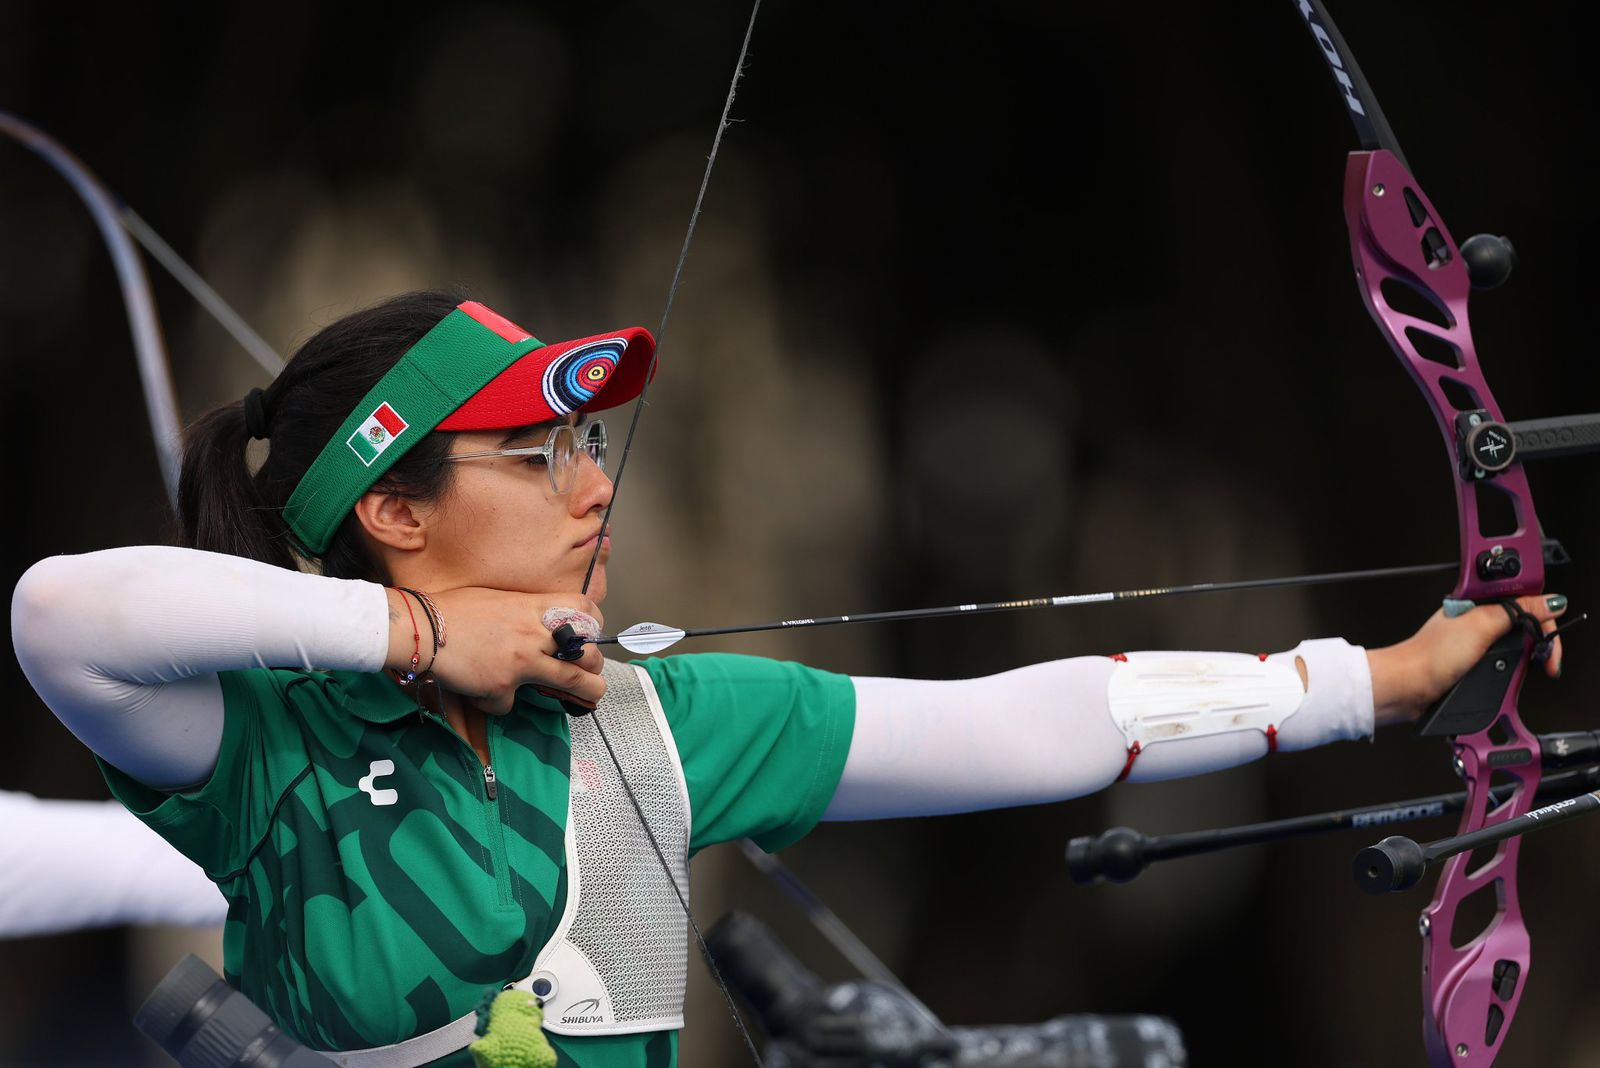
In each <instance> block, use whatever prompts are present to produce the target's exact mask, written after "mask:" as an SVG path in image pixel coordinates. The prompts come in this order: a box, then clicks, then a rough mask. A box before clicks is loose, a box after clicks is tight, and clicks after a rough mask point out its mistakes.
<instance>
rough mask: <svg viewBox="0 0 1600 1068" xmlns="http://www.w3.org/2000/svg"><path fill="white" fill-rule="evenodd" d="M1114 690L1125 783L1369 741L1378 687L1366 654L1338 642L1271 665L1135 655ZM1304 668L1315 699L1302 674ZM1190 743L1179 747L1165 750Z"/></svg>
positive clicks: (1312, 646)
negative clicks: (1124, 754) (1274, 754)
mask: <svg viewBox="0 0 1600 1068" xmlns="http://www.w3.org/2000/svg"><path fill="white" fill-rule="evenodd" d="M1117 660H1118V662H1117V664H1116V666H1115V667H1114V668H1113V669H1112V673H1111V677H1110V679H1109V680H1108V681H1107V686H1106V706H1107V711H1109V713H1110V715H1111V721H1112V724H1113V725H1114V726H1115V727H1116V728H1117V730H1119V731H1121V732H1122V736H1123V739H1124V742H1125V744H1126V746H1127V763H1126V764H1125V765H1124V766H1123V769H1122V775H1121V776H1119V780H1120V779H1129V778H1131V779H1133V780H1135V781H1138V782H1153V781H1156V780H1159V779H1170V778H1175V777H1178V776H1182V775H1193V774H1196V773H1198V772H1202V771H1209V770H1213V769H1215V768H1221V767H1230V766H1232V765H1235V764H1240V763H1243V762H1245V761H1248V760H1254V759H1256V758H1257V757H1259V756H1261V755H1263V754H1264V753H1272V752H1276V751H1278V750H1280V749H1281V750H1283V751H1285V752H1290V751H1293V750H1297V749H1309V748H1311V747H1312V746H1316V745H1323V744H1325V743H1327V742H1331V741H1338V740H1343V739H1354V738H1370V737H1371V736H1372V731H1373V711H1372V681H1371V676H1370V674H1369V673H1368V670H1367V661H1366V653H1365V651H1364V650H1362V649H1361V648H1359V647H1356V646H1351V645H1348V644H1346V643H1345V642H1344V641H1343V640H1342V639H1339V638H1323V639H1317V640H1313V641H1305V642H1301V643H1300V644H1299V645H1298V646H1296V647H1295V648H1294V649H1291V650H1289V651H1288V652H1283V653H1273V654H1272V655H1270V656H1265V657H1263V656H1259V655H1258V656H1252V655H1249V654H1244V653H1171V652H1167V653H1128V654H1126V656H1125V657H1118V658H1117ZM1296 660H1299V661H1301V662H1303V663H1304V664H1305V666H1306V674H1307V677H1308V680H1309V690H1307V689H1305V688H1303V687H1302V685H1301V682H1300V673H1299V671H1298V670H1297V669H1296V667H1295V661H1296ZM1175 739H1187V740H1190V744H1188V745H1184V746H1178V747H1169V746H1156V748H1155V749H1154V750H1153V751H1151V752H1150V753H1149V754H1148V755H1144V756H1141V754H1142V753H1145V752H1146V750H1151V747H1152V746H1155V745H1156V743H1157V742H1163V741H1171V740H1175Z"/></svg>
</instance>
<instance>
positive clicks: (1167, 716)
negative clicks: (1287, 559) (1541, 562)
mask: <svg viewBox="0 0 1600 1068" xmlns="http://www.w3.org/2000/svg"><path fill="white" fill-rule="evenodd" d="M1521 603H1522V607H1523V608H1524V610H1525V611H1527V612H1529V613H1530V614H1531V615H1533V616H1534V617H1535V618H1536V619H1537V620H1538V621H1539V623H1540V625H1541V626H1542V627H1543V628H1544V629H1547V630H1548V629H1549V628H1550V627H1552V626H1554V624H1553V622H1552V620H1553V619H1554V618H1555V617H1556V616H1558V615H1559V614H1560V612H1561V611H1562V610H1563V609H1564V608H1565V601H1564V600H1560V599H1546V598H1531V597H1530V598H1525V599H1524V600H1523V602H1521ZM1552 604H1554V607H1551V606H1552ZM1509 626H1510V618H1509V616H1508V614H1507V613H1506V612H1505V610H1504V609H1503V608H1501V607H1499V606H1485V607H1480V608H1477V609H1474V610H1472V611H1470V612H1468V613H1466V614H1465V615H1462V616H1459V617H1457V618H1453V619H1452V618H1446V617H1445V616H1444V615H1443V614H1442V613H1436V614H1435V615H1434V617H1433V618H1431V619H1429V620H1428V622H1427V623H1426V624H1424V625H1423V627H1422V628H1421V629H1420V630H1419V631H1418V632H1417V633H1416V634H1415V635H1413V636H1412V637H1410V638H1408V639H1406V640H1405V641H1403V642H1400V643H1399V644H1397V645H1393V646H1389V647H1387V648H1383V649H1374V650H1370V651H1368V650H1364V649H1362V648H1360V647H1357V646H1352V645H1348V644H1346V643H1345V642H1344V641H1343V640H1341V639H1337V638H1335V639H1324V640H1318V641H1308V642H1303V643H1301V645H1299V646H1298V647H1296V648H1295V649H1292V650H1289V651H1288V652H1285V653H1278V654H1275V655H1272V656H1264V657H1257V656H1253V655H1248V654H1238V653H1170V652H1169V653H1130V654H1127V655H1126V656H1119V657H1076V658H1073V659H1070V660H1056V661H1051V662H1049V663H1044V664H1034V665H1031V666H1029V667H1025V668H1018V669H1016V670H1014V671H1007V672H1003V673H1001V674H999V675H991V676H987V677H984V678H978V679H963V680H956V681H948V682H934V681H924V680H912V679H885V678H856V679H853V680H852V683H853V684H854V686H855V691H856V717H855V731H854V734H853V736H852V738H851V742H850V751H849V756H848V758H847V760H846V763H845V768H844V774H843V776H842V778H841V780H840V783H839V787H838V789H837V790H836V791H835V793H834V796H833V799H832V801H831V802H830V803H829V805H828V808H827V811H826V813H825V814H824V816H823V818H824V819H836V820H845V819H879V818H886V817H896V816H921V815H936V814H942V813H951V812H971V811H977V810H980V809H988V808H1002V807H1009V806H1014V805H1028V804H1040V803H1044V802H1050V801H1060V800H1065V799H1067V798H1071V797H1078V796H1082V795H1084V794H1089V793H1093V792H1094V791H1096V790H1100V789H1103V788H1104V787H1106V786H1109V785H1111V784H1112V783H1113V782H1116V781H1118V780H1120V779H1124V778H1126V779H1128V780H1129V781H1134V782H1140V781H1146V782H1148V781H1155V780H1159V779H1171V778H1178V777H1181V776H1186V775H1197V774H1202V773H1204V772H1208V771H1218V770H1221V769H1223V768H1228V767H1233V766H1235V765H1238V764H1243V763H1247V762H1249V761H1251V760H1255V759H1257V758H1259V757H1261V756H1263V755H1265V754H1267V753H1268V752H1272V751H1277V750H1282V751H1285V752H1288V751H1292V750H1297V749H1309V748H1311V747H1313V746H1318V745H1324V744H1327V743H1329V742H1334V741H1341V740H1346V739H1354V738H1364V737H1370V736H1371V735H1372V733H1373V730H1374V728H1375V727H1378V726H1384V725H1388V724H1394V723H1403V722H1408V721H1410V720H1413V719H1415V718H1417V716H1419V715H1420V714H1421V712H1422V710H1423V709H1424V708H1426V707H1427V705H1428V704H1430V703H1431V702H1433V701H1434V700H1436V699H1437V698H1438V697H1440V696H1442V695H1443V694H1444V692H1445V691H1446V690H1448V689H1449V687H1450V686H1451V685H1452V684H1453V683H1454V682H1455V680H1456V679H1458V678H1460V676H1461V675H1462V674H1464V673H1465V672H1466V671H1467V669H1468V668H1470V667H1471V666H1472V665H1473V664H1474V663H1476V662H1477V660H1478V659H1479V658H1480V657H1481V656H1482V655H1483V653H1484V652H1485V651H1486V650H1487V649H1488V647H1489V645H1490V644H1492V643H1493V642H1494V640H1495V639H1496V638H1498V637H1499V636H1500V635H1501V634H1503V633H1505V631H1506V630H1507V628H1508V627H1509ZM1559 666H1560V649H1559V646H1557V647H1556V648H1555V650H1554V652H1553V655H1552V656H1551V657H1550V660H1549V661H1548V662H1547V670H1548V671H1550V673H1552V674H1555V673H1556V672H1558V671H1559Z"/></svg>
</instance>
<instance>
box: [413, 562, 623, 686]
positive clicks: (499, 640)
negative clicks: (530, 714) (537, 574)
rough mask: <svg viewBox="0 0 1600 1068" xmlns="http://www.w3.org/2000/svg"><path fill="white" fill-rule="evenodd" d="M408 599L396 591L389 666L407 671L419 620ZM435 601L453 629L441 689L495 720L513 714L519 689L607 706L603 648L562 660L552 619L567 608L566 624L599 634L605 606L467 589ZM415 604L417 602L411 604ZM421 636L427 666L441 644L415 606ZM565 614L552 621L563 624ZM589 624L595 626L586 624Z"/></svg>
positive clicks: (441, 666)
mask: <svg viewBox="0 0 1600 1068" xmlns="http://www.w3.org/2000/svg"><path fill="white" fill-rule="evenodd" d="M404 596H405V595H404V594H401V593H399V592H398V591H396V590H389V591H388V597H389V659H388V662H387V663H386V664H385V666H386V667H390V668H398V669H400V670H405V669H407V668H409V666H410V664H411V654H412V650H413V642H412V638H411V635H412V634H413V631H412V629H411V616H410V615H408V614H407V612H406V605H405V603H404V602H402V601H401V600H400V598H401V597H404ZM430 596H432V598H433V600H434V602H435V603H436V604H437V605H438V606H439V614H440V615H442V616H444V618H445V624H446V636H445V645H444V647H443V648H441V649H440V650H439V656H438V659H437V660H435V661H434V664H433V674H434V676H435V677H436V678H438V680H439V684H440V685H441V686H443V687H444V688H445V689H447V690H450V691H451V692H453V693H458V694H460V695H461V696H463V697H465V698H467V699H468V700H469V701H470V702H471V703H472V704H473V705H475V706H476V707H478V708H480V709H482V710H483V711H484V712H488V713H490V714H491V715H497V716H503V715H505V714H506V713H507V712H510V711H511V706H512V704H513V703H514V702H515V700H516V694H517V690H518V689H519V688H520V687H522V686H533V687H535V688H536V689H538V690H539V691H540V692H542V693H547V694H549V695H550V696H553V697H558V698H560V699H562V700H567V701H573V702H575V703H577V704H580V705H583V706H585V707H587V708H593V707H594V706H595V705H597V704H599V702H600V698H601V697H603V696H604V695H605V692H606V682H605V679H603V678H601V677H600V667H601V665H602V664H603V663H604V659H603V658H602V657H601V655H600V648H599V647H598V646H596V645H586V646H585V647H584V650H583V656H582V657H581V658H580V659H578V660H573V661H565V660H557V659H556V656H555V654H556V642H555V638H553V637H552V636H551V630H553V629H554V627H547V626H546V622H547V619H546V617H547V613H552V612H553V611H555V610H558V609H559V610H565V611H564V612H563V613H561V614H560V615H559V619H562V620H571V621H572V622H573V624H574V627H575V629H577V630H578V631H579V632H580V633H583V632H585V631H586V629H592V633H594V634H598V633H599V632H600V626H601V624H602V623H603V621H604V619H605V617H604V616H603V615H602V614H601V612H600V606H599V605H597V604H595V603H594V602H593V601H592V600H590V599H589V598H588V597H584V596H581V595H579V594H576V593H551V594H531V593H508V592H506V591H504V590H490V589H484V588H482V587H473V586H468V587H463V588H461V589H454V590H445V591H442V592H438V593H434V592H432V591H430ZM407 600H410V598H407ZM411 610H412V612H414V613H415V614H416V621H417V625H418V627H419V629H420V631H421V635H422V638H421V645H422V663H421V667H423V668H426V667H427V666H428V660H429V659H430V658H431V657H432V656H433V639H432V637H431V635H430V633H429V631H428V623H427V620H426V619H425V618H424V617H423V613H422V608H421V606H419V605H418V604H417V603H416V602H415V601H411ZM557 619H558V616H557V615H550V616H549V620H550V621H551V622H554V624H555V626H560V623H559V622H556V620H557ZM585 623H587V628H586V626H585Z"/></svg>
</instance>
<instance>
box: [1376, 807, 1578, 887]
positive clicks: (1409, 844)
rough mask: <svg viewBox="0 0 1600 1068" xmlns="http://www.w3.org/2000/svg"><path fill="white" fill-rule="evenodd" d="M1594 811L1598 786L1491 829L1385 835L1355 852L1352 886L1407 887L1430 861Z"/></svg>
mask: <svg viewBox="0 0 1600 1068" xmlns="http://www.w3.org/2000/svg"><path fill="white" fill-rule="evenodd" d="M1543 793H1544V791H1543V790H1540V791H1539V794H1540V795H1542V794H1543ZM1596 810H1600V790H1591V791H1590V792H1588V793H1586V794H1579V795H1578V796H1577V797H1569V798H1567V799H1566V800H1565V801H1557V802H1556V803H1555V804H1553V805H1546V806H1545V807H1543V808H1536V809H1534V810H1532V811H1531V812H1525V813H1523V814H1522V815H1520V816H1517V817H1516V818H1515V819H1509V820H1505V821H1503V822H1501V823H1497V824H1495V825H1494V826H1492V827H1480V828H1479V829H1478V830H1476V831H1469V832H1467V833H1466V834H1458V835H1455V836H1453V837H1451V838H1441V839H1439V840H1438V841H1436V842H1428V843H1425V844H1424V843H1419V842H1417V841H1416V840H1415V839H1412V838H1407V837H1405V836H1404V835H1399V834H1396V835H1390V836H1389V837H1388V838H1385V839H1384V840H1383V841H1381V842H1379V843H1378V844H1377V845H1373V846H1368V847H1367V848H1365V849H1363V850H1362V851H1361V852H1359V853H1357V854H1356V859H1355V860H1354V862H1352V863H1351V865H1350V873H1351V874H1352V875H1354V876H1355V879H1356V885H1357V886H1359V887H1361V889H1363V890H1365V891H1366V892H1367V893H1369V894H1388V893H1392V892H1394V891H1396V890H1409V889H1411V888H1412V887H1413V886H1416V885H1417V883H1419V882H1421V881H1422V877H1423V875H1425V874H1427V871H1428V867H1429V865H1432V864H1437V863H1438V862H1439V861H1441V860H1447V859H1449V858H1450V857H1453V856H1455V855H1456V854H1457V853H1465V852H1467V851H1468V850H1472V849H1479V848H1481V847H1483V846H1487V845H1494V844H1496V843H1497V842H1503V841H1505V840H1506V839H1507V838H1515V837H1516V836H1517V835H1519V834H1528V833H1530V832H1532V831H1538V830H1542V829H1544V828H1545V827H1550V826H1552V825H1554V824H1557V823H1563V822H1565V821H1566V820H1570V819H1573V818H1574V817H1577V816H1583V815H1587V814H1588V813H1590V812H1594V811H1596Z"/></svg>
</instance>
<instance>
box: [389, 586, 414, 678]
mask: <svg viewBox="0 0 1600 1068" xmlns="http://www.w3.org/2000/svg"><path fill="white" fill-rule="evenodd" d="M389 589H391V590H394V592H395V593H398V594H400V600H401V602H402V603H403V604H405V606H406V615H408V616H410V617H411V670H410V671H408V672H406V673H405V674H404V675H401V673H400V672H398V671H396V672H395V673H394V675H395V678H397V679H399V680H400V681H401V682H403V683H406V684H407V685H410V684H411V683H413V682H416V681H417V666H418V665H419V664H421V663H422V632H421V631H419V630H418V629H417V613H416V612H414V611H412V609H411V602H410V601H409V600H407V599H406V595H405V594H404V593H402V592H401V591H400V590H399V588H397V587H395V586H390V587H389Z"/></svg>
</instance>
